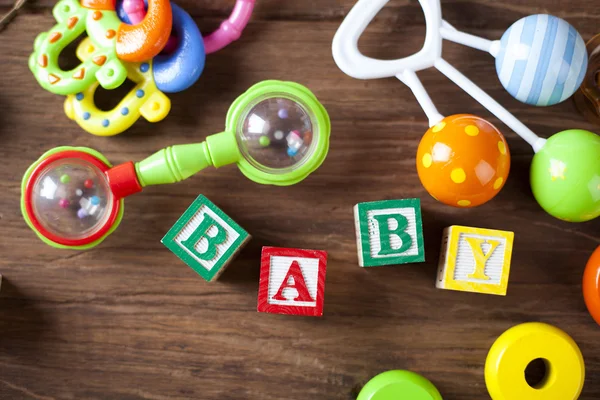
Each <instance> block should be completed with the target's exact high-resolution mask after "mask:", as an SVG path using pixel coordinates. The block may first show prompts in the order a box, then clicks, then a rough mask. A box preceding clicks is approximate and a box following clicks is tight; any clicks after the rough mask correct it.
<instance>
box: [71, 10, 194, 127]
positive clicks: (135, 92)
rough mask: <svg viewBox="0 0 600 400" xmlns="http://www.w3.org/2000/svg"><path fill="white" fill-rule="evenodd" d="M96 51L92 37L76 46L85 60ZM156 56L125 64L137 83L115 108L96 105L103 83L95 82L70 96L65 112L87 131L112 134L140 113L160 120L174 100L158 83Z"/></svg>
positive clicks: (150, 118)
mask: <svg viewBox="0 0 600 400" xmlns="http://www.w3.org/2000/svg"><path fill="white" fill-rule="evenodd" d="M175 7H176V6H175V4H173V11H175V10H176V8H175ZM94 51H95V47H94V45H93V44H92V41H91V40H90V39H89V38H86V39H84V40H83V41H82V42H81V43H80V45H79V46H78V47H77V57H78V58H79V59H80V60H82V61H84V60H86V59H87V58H89V57H90V55H91V54H93V52H94ZM154 60H156V58H155V59H154ZM154 60H150V61H148V62H143V63H126V64H124V66H125V68H126V69H127V77H128V78H129V79H130V80H131V81H133V82H135V83H136V84H137V85H136V86H135V87H134V88H133V89H131V90H130V91H129V93H128V94H127V95H126V96H125V97H124V98H123V100H121V102H119V104H118V105H117V106H116V107H115V108H113V109H112V110H110V111H101V110H100V109H98V107H97V106H96V103H95V102H94V94H95V93H96V90H97V89H98V87H99V86H100V84H99V82H94V83H92V84H91V85H90V86H89V87H88V88H87V89H85V90H84V91H82V92H79V93H77V94H70V95H68V96H67V98H66V100H65V113H66V114H67V116H68V117H69V118H70V119H72V120H74V121H75V122H77V124H79V126H81V127H82V128H83V129H85V130H86V131H87V132H90V133H92V134H94V135H98V136H111V135H116V134H118V133H121V132H124V131H125V130H127V129H129V127H131V126H132V125H133V124H134V123H135V122H136V121H137V120H138V119H139V118H140V116H143V117H144V118H145V119H146V120H148V121H149V122H158V121H161V120H162V119H164V118H165V117H166V116H167V115H168V114H169V111H170V110H171V100H170V99H169V98H168V97H167V96H166V95H165V94H164V93H163V92H162V91H160V90H159V89H158V87H157V82H156V79H155V75H156V69H155V65H156V64H155V61H154ZM180 76H184V75H180Z"/></svg>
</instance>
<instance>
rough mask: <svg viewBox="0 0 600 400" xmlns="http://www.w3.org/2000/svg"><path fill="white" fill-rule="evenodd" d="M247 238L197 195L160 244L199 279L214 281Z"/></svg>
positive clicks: (239, 229)
mask: <svg viewBox="0 0 600 400" xmlns="http://www.w3.org/2000/svg"><path fill="white" fill-rule="evenodd" d="M249 240H250V235H249V234H248V232H246V231H245V230H244V229H242V227H240V226H239V225H238V224H237V223H236V222H235V221H234V220H232V219H231V218H230V217H229V216H227V214H225V213H224V212H223V211H221V210H220V209H219V208H218V207H217V206H216V205H214V204H213V203H212V202H211V201H210V200H209V199H207V198H206V197H204V196H203V195H200V196H198V198H197V199H196V200H195V201H194V202H193V203H192V205H191V206H190V207H189V208H188V209H187V210H186V211H185V213H184V214H183V215H182V216H181V218H179V219H178V220H177V222H176V223H175V225H173V227H172V228H171V229H170V230H169V232H167V234H166V235H165V237H164V238H163V239H162V243H163V244H164V245H165V246H167V248H168V249H169V250H171V251H172V252H173V253H175V255H176V256H177V257H179V258H180V259H181V260H182V261H183V262H184V263H186V264H187V265H188V266H189V267H190V268H192V269H193V270H194V271H196V272H197V273H198V274H199V275H200V276H201V277H202V278H204V279H206V280H207V281H214V280H216V279H217V278H218V277H219V276H220V275H221V274H222V273H223V271H225V268H227V265H228V264H229V263H230V262H231V261H232V260H233V259H234V258H235V256H236V255H237V253H238V252H239V251H240V250H241V249H242V248H243V247H244V246H245V245H246V243H247V242H248V241H249Z"/></svg>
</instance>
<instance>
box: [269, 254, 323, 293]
mask: <svg viewBox="0 0 600 400" xmlns="http://www.w3.org/2000/svg"><path fill="white" fill-rule="evenodd" d="M290 281H292V283H290ZM287 288H291V289H296V291H297V292H298V296H297V297H296V298H295V299H294V301H314V299H313V298H312V297H311V296H310V293H308V289H307V288H306V281H305V280H304V275H302V270H301V269H300V264H298V261H296V260H294V261H292V265H290V269H289V270H288V273H287V274H286V275H285V278H283V282H282V283H281V286H280V287H279V290H278V291H277V294H275V296H273V297H272V298H273V300H281V301H285V300H287V299H286V298H285V297H283V291H284V290H285V289H287Z"/></svg>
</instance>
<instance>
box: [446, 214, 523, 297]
mask: <svg viewBox="0 0 600 400" xmlns="http://www.w3.org/2000/svg"><path fill="white" fill-rule="evenodd" d="M513 240H514V233H513V232H506V231H498V230H494V229H481V228H470V227H466V226H450V227H448V228H446V229H445V230H444V236H443V239H442V251H441V254H440V262H439V267H438V268H439V270H438V281H437V284H436V287H437V288H438V289H451V290H459V291H464V292H477V293H487V294H497V295H502V296H504V295H506V290H507V288H508V276H509V273H510V259H511V255H512V248H513Z"/></svg>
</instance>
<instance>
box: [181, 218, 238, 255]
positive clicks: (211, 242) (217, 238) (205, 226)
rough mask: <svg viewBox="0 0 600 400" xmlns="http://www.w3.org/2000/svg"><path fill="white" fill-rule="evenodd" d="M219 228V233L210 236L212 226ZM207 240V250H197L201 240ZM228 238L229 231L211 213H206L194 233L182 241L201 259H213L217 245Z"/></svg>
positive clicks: (184, 245)
mask: <svg viewBox="0 0 600 400" xmlns="http://www.w3.org/2000/svg"><path fill="white" fill-rule="evenodd" d="M213 226H214V227H215V228H217V233H216V235H214V236H208V231H209V230H210V228H211V227H213ZM202 238H204V240H206V243H207V246H206V251H204V252H203V253H200V252H199V251H198V250H196V245H197V244H198V242H199V241H200V240H202ZM225 240H227V232H226V231H225V229H224V228H223V227H222V226H221V225H219V224H218V223H217V221H215V220H214V219H212V217H211V216H210V215H205V216H204V219H203V220H202V222H201V223H200V225H198V227H197V228H196V229H195V230H194V233H192V234H191V235H190V237H189V238H187V239H186V240H184V241H183V242H181V244H182V245H183V247H185V248H186V249H187V250H188V251H189V252H190V253H192V254H193V255H195V256H196V257H198V258H199V259H201V260H212V259H213V258H215V256H216V255H217V246H218V245H220V244H221V243H224V242H225Z"/></svg>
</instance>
